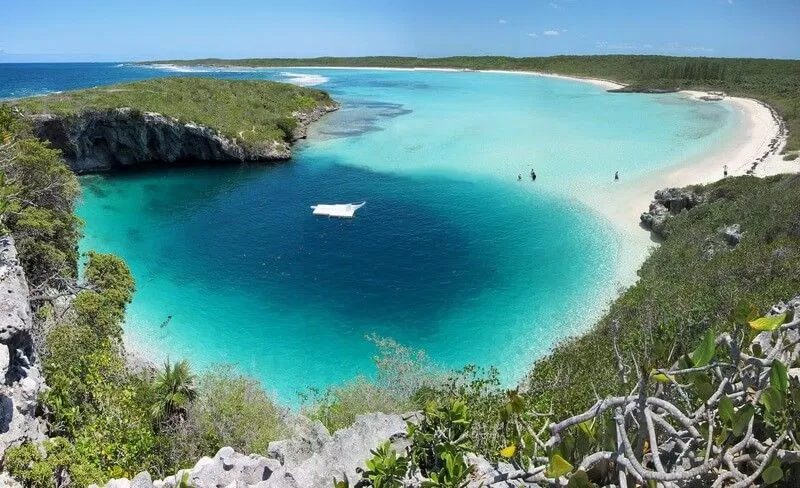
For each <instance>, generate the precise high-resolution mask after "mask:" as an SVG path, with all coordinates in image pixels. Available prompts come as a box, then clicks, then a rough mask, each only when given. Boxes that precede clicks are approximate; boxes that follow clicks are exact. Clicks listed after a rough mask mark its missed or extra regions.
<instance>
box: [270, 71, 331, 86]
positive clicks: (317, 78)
mask: <svg viewBox="0 0 800 488" xmlns="http://www.w3.org/2000/svg"><path fill="white" fill-rule="evenodd" d="M280 75H281V76H283V77H284V78H286V81H287V82H289V83H292V84H295V85H299V86H315V85H321V84H323V83H327V82H328V81H329V78H327V77H325V76H322V75H313V74H308V73H290V72H288V71H284V72H281V74H280Z"/></svg>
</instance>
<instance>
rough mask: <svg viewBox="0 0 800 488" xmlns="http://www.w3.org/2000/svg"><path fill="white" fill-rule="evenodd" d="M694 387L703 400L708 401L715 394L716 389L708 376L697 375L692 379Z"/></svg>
mask: <svg viewBox="0 0 800 488" xmlns="http://www.w3.org/2000/svg"><path fill="white" fill-rule="evenodd" d="M691 379H692V387H693V389H694V392H695V393H696V394H697V396H698V397H700V399H701V400H703V401H706V400H708V399H709V398H711V396H712V395H713V394H714V392H715V391H716V388H714V385H713V384H711V379H710V378H709V377H708V375H707V374H704V373H696V374H693V375H692V377H691Z"/></svg>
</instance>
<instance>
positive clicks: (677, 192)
mask: <svg viewBox="0 0 800 488" xmlns="http://www.w3.org/2000/svg"><path fill="white" fill-rule="evenodd" d="M702 202H703V197H702V196H701V195H698V194H697V193H695V192H693V191H691V190H688V189H686V188H665V189H663V190H658V191H657V192H656V193H655V196H654V199H653V201H652V202H651V203H650V209H649V210H648V211H647V212H644V213H642V215H641V217H640V220H641V222H642V225H643V226H644V227H645V228H647V229H649V230H651V231H653V233H654V234H656V235H658V236H659V237H661V238H664V237H666V232H665V230H666V223H667V219H668V218H669V217H670V216H671V215H677V214H679V213H680V212H682V211H684V210H690V209H691V208H693V207H695V206H696V205H698V204H699V203H702Z"/></svg>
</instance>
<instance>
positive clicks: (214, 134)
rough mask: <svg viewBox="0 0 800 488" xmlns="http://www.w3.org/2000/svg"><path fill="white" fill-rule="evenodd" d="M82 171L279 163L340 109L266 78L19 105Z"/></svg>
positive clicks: (163, 85) (143, 85)
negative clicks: (311, 126) (189, 163)
mask: <svg viewBox="0 0 800 488" xmlns="http://www.w3.org/2000/svg"><path fill="white" fill-rule="evenodd" d="M14 105H15V107H16V108H17V110H19V112H20V113H21V114H23V115H25V116H26V117H27V118H29V119H30V120H31V121H32V130H33V132H34V134H35V135H36V136H37V137H38V138H40V139H45V140H48V141H50V143H51V144H52V145H53V146H54V147H56V148H57V149H60V150H61V151H62V153H63V155H64V157H65V159H66V160H67V161H68V162H69V164H70V167H71V168H72V169H73V170H74V171H76V172H78V173H85V172H93V171H104V170H110V169H118V168H123V167H130V166H134V165H140V164H159V163H168V164H171V163H180V162H184V161H219V162H224V161H229V162H243V161H279V160H286V159H289V158H290V157H291V144H292V142H294V141H296V140H297V139H301V138H304V137H305V134H306V128H307V127H308V125H309V124H311V123H312V122H314V121H316V120H318V119H319V118H320V117H322V116H323V115H324V114H326V113H328V112H331V111H334V110H336V109H338V107H339V105H338V104H337V103H336V102H335V101H333V100H332V99H331V98H330V96H329V95H328V94H327V93H325V92H323V91H320V90H315V89H312V88H304V87H299V86H294V85H290V84H286V83H277V82H271V81H261V80H219V79H212V78H195V77H180V78H162V79H154V80H146V81H138V82H134V83H124V84H118V85H111V86H103V87H96V88H91V89H88V90H78V91H71V92H65V93H57V94H52V95H47V96H43V97H32V98H25V99H20V100H17V101H15V102H14Z"/></svg>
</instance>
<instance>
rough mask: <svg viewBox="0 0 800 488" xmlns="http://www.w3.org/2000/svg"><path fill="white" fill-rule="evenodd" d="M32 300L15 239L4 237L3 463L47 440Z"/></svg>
mask: <svg viewBox="0 0 800 488" xmlns="http://www.w3.org/2000/svg"><path fill="white" fill-rule="evenodd" d="M28 298H29V290H28V284H27V281H26V280H25V273H24V272H23V270H22V266H21V265H20V262H19V258H18V257H17V250H16V248H15V247H14V239H13V238H12V237H11V236H3V237H0V373H2V378H3V381H2V385H0V459H1V458H2V457H3V454H4V453H5V450H6V449H7V448H8V447H10V446H14V445H18V444H21V443H22V442H24V441H27V440H31V441H41V440H44V439H45V435H44V432H45V428H44V424H43V423H42V421H41V420H40V419H39V418H37V417H36V407H37V398H38V395H39V393H41V392H42V391H43V390H44V388H46V386H45V384H44V379H43V378H42V374H41V371H40V370H39V366H38V364H37V363H36V356H35V353H34V350H33V341H32V339H31V326H32V322H31V309H30V304H29V302H28Z"/></svg>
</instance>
